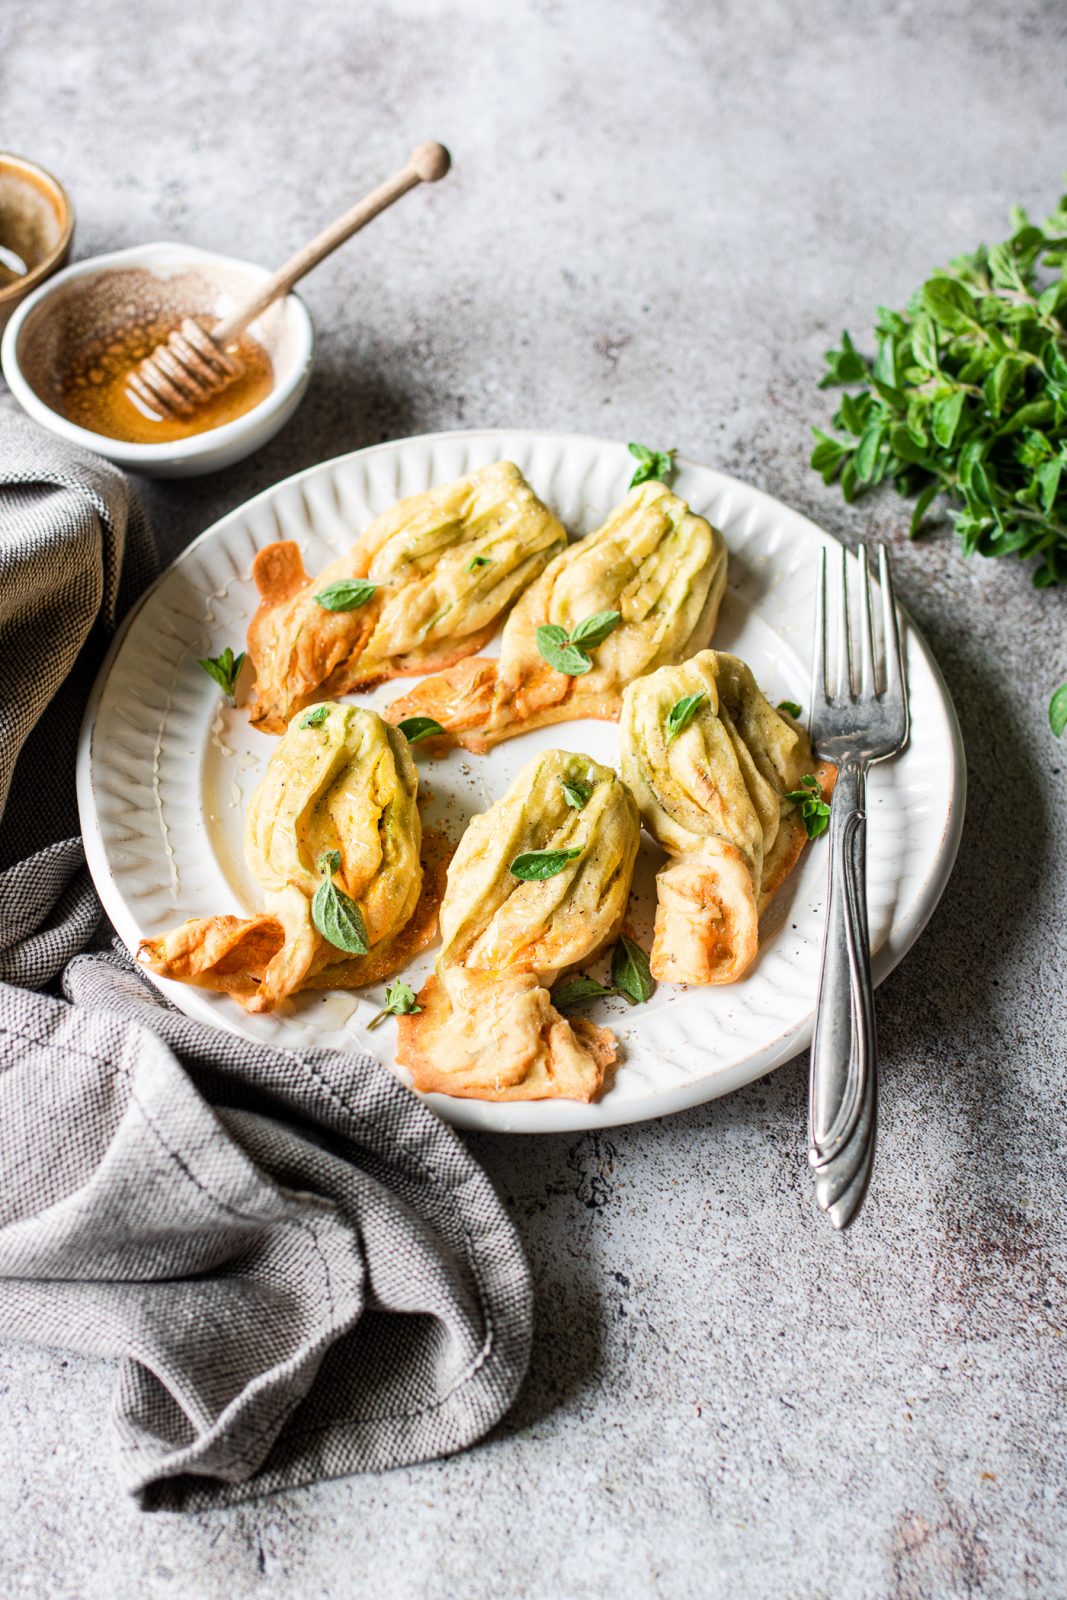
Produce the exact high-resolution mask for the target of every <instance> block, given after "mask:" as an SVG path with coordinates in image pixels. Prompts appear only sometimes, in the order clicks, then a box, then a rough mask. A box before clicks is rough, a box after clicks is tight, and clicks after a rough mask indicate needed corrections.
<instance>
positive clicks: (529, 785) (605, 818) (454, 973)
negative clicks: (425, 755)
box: [397, 750, 640, 1100]
mask: <svg viewBox="0 0 1067 1600" xmlns="http://www.w3.org/2000/svg"><path fill="white" fill-rule="evenodd" d="M562 778H566V779H567V781H568V782H573V781H575V780H577V781H578V782H580V783H582V784H585V785H588V786H589V788H590V791H591V792H590V796H589V799H588V800H587V801H586V803H585V805H584V806H583V807H582V809H581V810H580V811H576V810H574V809H573V808H572V807H571V806H569V805H568V804H567V800H566V796H565V793H564V790H563V786H562V783H561V781H560V780H561V779H562ZM639 831H640V824H639V822H638V818H637V808H636V806H635V805H634V802H633V798H632V796H631V795H630V794H629V792H628V791H627V789H626V788H625V786H624V785H623V784H622V783H620V782H619V779H618V777H617V776H616V775H615V773H614V772H613V771H612V770H611V769H610V768H609V767H603V766H600V765H599V764H598V763H597V762H595V761H593V760H592V759H591V758H590V757H588V756H578V755H570V754H568V753H567V752H566V751H562V750H550V751H547V752H546V753H544V754H543V755H539V756H535V757H534V759H533V760H532V761H531V762H529V763H528V764H527V765H526V766H525V767H524V768H523V770H522V771H521V772H520V773H519V775H518V777H517V778H516V779H515V781H514V783H513V784H512V785H511V787H510V788H509V789H508V791H507V793H506V794H505V795H504V796H503V797H502V798H501V799H500V800H498V801H497V803H496V804H495V805H494V806H492V807H490V809H489V810H488V811H487V812H485V813H484V814H483V815H481V816H477V817H475V818H474V819H473V820H472V822H471V823H470V825H469V827H468V828H467V831H466V833H465V834H464V836H463V838H462V840H461V841H460V844H459V848H458V849H457V851H456V854H455V856H454V858H453V861H452V865H451V866H450V868H449V872H448V887H447V890H446V892H445V898H444V900H443V902H442V905H441V917H440V921H441V936H442V939H443V941H444V947H443V950H442V953H441V956H440V959H439V960H438V963H437V970H436V973H435V975H434V976H433V977H431V978H430V979H429V980H428V982H427V983H426V984H425V985H424V986H423V989H422V992H421V993H420V995H419V997H418V998H419V1004H420V1005H421V1006H422V1008H423V1009H422V1010H421V1011H420V1012H417V1013H415V1014H413V1015H411V1016H406V1017H402V1018H401V1021H400V1031H399V1038H398V1046H397V1060H398V1061H399V1062H400V1063H401V1065H403V1066H406V1067H408V1068H410V1070H411V1072H412V1073H413V1075H414V1079H415V1087H416V1088H417V1089H420V1090H424V1091H426V1092H430V1091H434V1092H438V1093H444V1094H452V1095H458V1096H466V1097H470V1098H476V1099H481V1100H541V1099H546V1098H550V1097H559V1096H562V1097H564V1098H567V1099H573V1100H591V1099H592V1098H593V1097H594V1095H596V1094H597V1093H598V1092H599V1090H600V1088H601V1087H602V1085H603V1081H604V1074H605V1071H606V1070H607V1068H608V1067H609V1066H610V1065H611V1064H612V1062H613V1061H614V1060H615V1042H614V1039H613V1037H612V1035H611V1033H610V1032H609V1031H608V1029H606V1028H598V1027H596V1026H595V1025H594V1024H593V1023H591V1022H587V1021H579V1022H573V1023H572V1022H571V1021H570V1020H569V1019H568V1018H566V1017H564V1016H562V1015H561V1014H560V1013H559V1012H558V1011H557V1010H556V1009H555V1007H554V1006H553V1005H552V1001H551V998H550V996H549V993H548V990H549V987H550V986H551V984H552V982H553V981H554V979H555V977H556V976H557V975H558V974H559V973H560V972H561V971H563V970H564V969H566V968H568V967H571V966H574V965H576V964H577V963H579V962H584V961H586V960H588V959H589V958H590V957H591V956H593V955H594V954H596V952H597V951H598V950H599V949H601V948H602V947H603V946H604V945H605V944H607V943H608V942H610V941H611V940H612V939H613V938H614V937H615V936H616V934H617V933H618V931H619V928H620V927H621V925H622V919H623V917H624V915H625V912H626V902H627V899H628V896H629V892H630V882H631V879H632V877H633V869H634V862H635V860H636V858H637V845H638V834H639ZM569 849H579V850H580V854H579V855H578V856H577V857H576V858H575V859H573V860H570V861H567V862H566V863H565V864H564V865H563V867H562V870H560V871H557V872H554V873H553V874H552V875H551V876H549V877H547V878H543V879H535V880H533V881H522V880H520V879H519V878H518V877H516V876H515V875H514V874H513V873H512V872H511V871H510V866H511V863H512V862H513V861H515V859H516V857H518V856H520V855H523V854H525V853H527V852H531V851H540V850H553V851H557V850H559V851H565V850H569Z"/></svg>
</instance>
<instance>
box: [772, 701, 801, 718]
mask: <svg viewBox="0 0 1067 1600" xmlns="http://www.w3.org/2000/svg"><path fill="white" fill-rule="evenodd" d="M778 710H779V711H788V713H789V715H790V716H791V717H801V716H802V715H803V709H802V707H800V706H798V705H797V703H796V701H795V700H779V702H778Z"/></svg>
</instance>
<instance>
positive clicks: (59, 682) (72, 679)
mask: <svg viewBox="0 0 1067 1600" xmlns="http://www.w3.org/2000/svg"><path fill="white" fill-rule="evenodd" d="M0 446H2V449H0V808H2V816H0V980H2V981H0V1042H2V1055H0V1061H2V1063H3V1066H2V1069H0V1334H7V1335H9V1336H12V1337H14V1338H18V1339H22V1340H27V1341H33V1342H36V1343H42V1344H48V1345H62V1346H66V1347H68V1348H71V1349H76V1350H79V1351H83V1352H86V1353H91V1354H97V1355H104V1356H111V1357H115V1358H117V1359H118V1360H119V1361H120V1363H121V1366H120V1376H119V1384H118V1392H117V1396H116V1404H115V1408H114V1413H113V1421H114V1426H115V1430H116V1432H117V1446H118V1449H117V1459H118V1469H119V1475H120V1478H121V1480H122V1482H123V1483H124V1484H125V1486H126V1487H127V1488H128V1489H129V1490H130V1492H131V1493H133V1494H134V1495H135V1496H136V1498H137V1500H138V1502H139V1503H140V1504H141V1505H142V1506H143V1507H145V1508H146V1509H157V1508H163V1509H172V1510H174V1509H191V1508H197V1509H199V1508H203V1507H207V1506H212V1505H218V1504H223V1503H226V1502H228V1501H231V1500H234V1499H240V1498H243V1497H246V1496H248V1495H252V1494H257V1493H262V1492H265V1491H267V1490H272V1489H277V1488H283V1487H287V1486H293V1485H296V1484H301V1483H306V1482H309V1481H310V1480H312V1479H314V1478H318V1477H334V1476H340V1475H343V1474H345V1473H350V1472H357V1471H362V1470H379V1469H383V1468H388V1467H393V1466H398V1465H403V1464H405V1463H410V1462H414V1461H419V1460H426V1459H429V1458H432V1457H434V1456H439V1455H444V1454H447V1453H449V1452H451V1451H455V1450H459V1449H462V1448H463V1447H464V1446H465V1445H468V1444H470V1443H472V1442H473V1441H474V1440H476V1439H477V1438H479V1437H480V1436H481V1435H482V1434H484V1433H485V1432H486V1430H487V1429H489V1428H490V1427H491V1426H492V1425H493V1424H494V1423H495V1422H496V1421H497V1420H498V1419H499V1417H500V1416H501V1415H502V1414H503V1412H504V1411H505V1410H506V1409H507V1407H508V1406H509V1405H510V1403H511V1401H512V1400H513V1398H514V1396H515V1393H516V1391H517V1389H518V1386H519V1384H520V1382H521V1380H522V1377H523V1374H524V1372H525V1368H526V1363H527V1360H528V1356H529V1346H530V1331H531V1318H532V1305H531V1289H530V1281H529V1275H528V1272H527V1269H526V1265H525V1261H524V1259H523V1255H522V1250H521V1246H520V1244H519V1242H518V1238H517V1236H516V1233H515V1230H514V1228H513V1226H512V1224H511V1222H510V1220H509V1218H508V1216H507V1213H506V1211H505V1210H504V1208H503V1206H502V1204H501V1202H500V1200H499V1198H498V1197H497V1196H496V1194H495V1192H494V1191H493V1188H492V1186H491V1184H490V1183H489V1180H488V1179H487V1178H486V1176H485V1175H484V1173H482V1172H481V1170H480V1169H479V1167H478V1166H477V1165H476V1164H475V1163H474V1162H473V1161H472V1159H471V1158H470V1156H469V1155H468V1153H467V1151H466V1149H465V1147H464V1146H463V1144H462V1143H461V1142H460V1140H459V1139H458V1138H457V1137H456V1136H455V1135H454V1134H453V1133H452V1132H451V1131H450V1130H449V1129H447V1128H445V1127H444V1126H443V1125H442V1124H441V1123H440V1122H438V1120H437V1119H436V1118H435V1117H433V1116H432V1115H431V1113H429V1112H428V1111H427V1110H426V1109H425V1107H424V1106H423V1105H422V1104H421V1102H420V1101H418V1100H417V1099H416V1098H415V1097H414V1096H412V1095H411V1094H409V1093H408V1091H407V1090H405V1089H404V1088H403V1087H402V1086H401V1085H400V1084H399V1083H398V1082H397V1081H396V1080H395V1079H394V1078H393V1077H392V1076H391V1075H390V1074H389V1073H387V1072H386V1071H384V1069H383V1068H382V1067H381V1066H380V1065H379V1064H378V1063H377V1062H376V1061H375V1060H374V1059H373V1057H371V1056H368V1055H364V1054H358V1055H342V1054H338V1053H335V1052H329V1051H313V1052H306V1053H303V1054H300V1055H297V1054H295V1053H289V1052H284V1051H278V1050H272V1049H268V1048H266V1047H263V1046H259V1045H256V1044H252V1043H249V1042H248V1041H246V1040H243V1039H240V1038H238V1037H236V1036H232V1035H229V1034H222V1033H219V1032H216V1031H215V1030H213V1029H210V1028H206V1027H204V1026H203V1025H201V1024H199V1023H195V1022H192V1021H190V1020H189V1019H188V1018H186V1017H185V1016H183V1015H182V1014H181V1013H179V1012H177V1011H176V1010H174V1009H173V1008H172V1007H171V1006H169V1005H167V1004H166V1003H165V1002H164V1001H163V1000H162V998H161V996H160V995H159V994H158V993H157V992H156V991H155V990H154V989H152V988H151V987H150V986H149V985H148V983H147V982H146V980H145V979H144V978H143V977H142V976H141V975H140V973H139V972H137V971H136V970H135V969H134V968H133V966H132V965H131V963H130V961H129V960H128V959H127V957H126V954H125V952H124V951H122V950H121V947H119V946H118V944H117V941H114V940H111V941H110V946H109V941H108V939H107V937H106V925H104V928H103V930H102V929H101V927H100V926H99V925H100V922H101V910H100V906H99V902H98V901H97V899H96V896H95V892H94V890H93V887H92V884H91V881H90V880H89V877H88V874H87V872H86V869H85V864H84V855H83V853H82V849H81V842H80V839H78V837H77V834H76V826H77V824H76V804H75V797H74V751H75V748H76V739H77V729H78V722H79V717H80V713H81V708H82V707H83V705H84V701H85V698H86V696H87V694H88V690H89V687H90V684H91V682H92V676H93V673H94V672H95V670H96V666H97V664H98V662H99V659H100V656H101V654H102V651H103V649H104V648H105V646H106V643H107V639H108V637H109V636H110V635H111V633H112V632H113V630H114V628H115V626H116V625H117V623H118V621H119V620H120V619H121V616H122V614H123V611H124V609H125V608H126V607H127V606H128V604H129V603H130V601H131V600H132V599H133V597H134V596H135V594H136V593H137V591H138V589H139V588H140V587H143V585H144V583H145V582H146V581H147V578H148V576H149V575H150V573H151V570H152V566H153V562H154V554H153V550H152V542H151V536H150V533H149V530H148V527H147V523H146V521H145V518H144V515H143V513H142V511H141V509H140V507H139V506H138V504H137V501H136V499H135V498H134V497H133V496H132V494H131V491H130V489H129V486H128V484H127V483H126V481H125V479H124V478H123V477H122V476H121V474H119V473H118V472H116V471H114V469H112V468H110V467H108V466H107V465H106V463H103V462H101V461H99V460H97V459H96V458H95V457H92V456H90V455H87V454H84V453H82V452H79V451H74V450H68V449H63V448H61V447H59V446H57V445H56V443H55V441H54V440H51V439H49V438H47V436H45V435H43V434H41V433H39V432H38V431H37V430H35V429H33V428H32V427H31V426H30V425H28V424H26V423H24V422H23V421H22V420H21V419H18V418H11V417H8V416H5V415H3V414H2V413H0ZM46 791H47V792H46ZM35 796H36V799H35ZM5 802H6V805H5ZM60 975H61V993H43V992H33V991H34V990H37V991H40V990H41V989H43V988H44V986H46V985H50V984H52V983H53V981H54V980H56V979H57V978H58V977H59V976H60Z"/></svg>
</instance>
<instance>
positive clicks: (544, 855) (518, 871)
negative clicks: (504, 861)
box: [508, 848, 582, 883]
mask: <svg viewBox="0 0 1067 1600" xmlns="http://www.w3.org/2000/svg"><path fill="white" fill-rule="evenodd" d="M581 853H582V852H581V849H580V848H579V849H575V850H526V851H524V852H523V854H522V855H519V856H516V857H515V859H514V861H513V862H512V863H511V866H510V868H509V869H508V870H509V871H510V873H511V875H512V877H513V878H521V879H522V881H523V883H539V882H541V881H542V880H543V879H545V878H554V877H555V876H556V874H557V872H562V871H563V869H564V867H565V866H566V865H567V863H568V861H575V860H577V858H578V857H579V856H580V855H581Z"/></svg>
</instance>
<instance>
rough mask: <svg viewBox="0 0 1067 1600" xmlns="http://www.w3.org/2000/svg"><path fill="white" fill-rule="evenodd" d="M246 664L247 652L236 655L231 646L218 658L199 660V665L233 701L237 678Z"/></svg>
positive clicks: (208, 657) (211, 657) (210, 657)
mask: <svg viewBox="0 0 1067 1600" xmlns="http://www.w3.org/2000/svg"><path fill="white" fill-rule="evenodd" d="M244 664H245V652H244V651H243V650H242V651H241V653H240V655H236V656H235V655H234V653H233V651H232V650H231V649H230V647H229V645H227V646H226V648H225V650H223V651H221V652H220V654H219V655H217V656H207V657H205V659H204V660H198V661H197V665H198V666H201V667H203V669H204V671H205V672H206V673H207V675H208V677H209V678H214V680H215V682H216V683H217V684H218V686H219V688H220V689H221V690H222V692H223V694H224V695H228V696H229V698H230V699H231V700H232V699H233V697H234V690H235V689H236V687H237V676H238V674H239V672H240V670H241V668H242V667H243V666H244Z"/></svg>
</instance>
